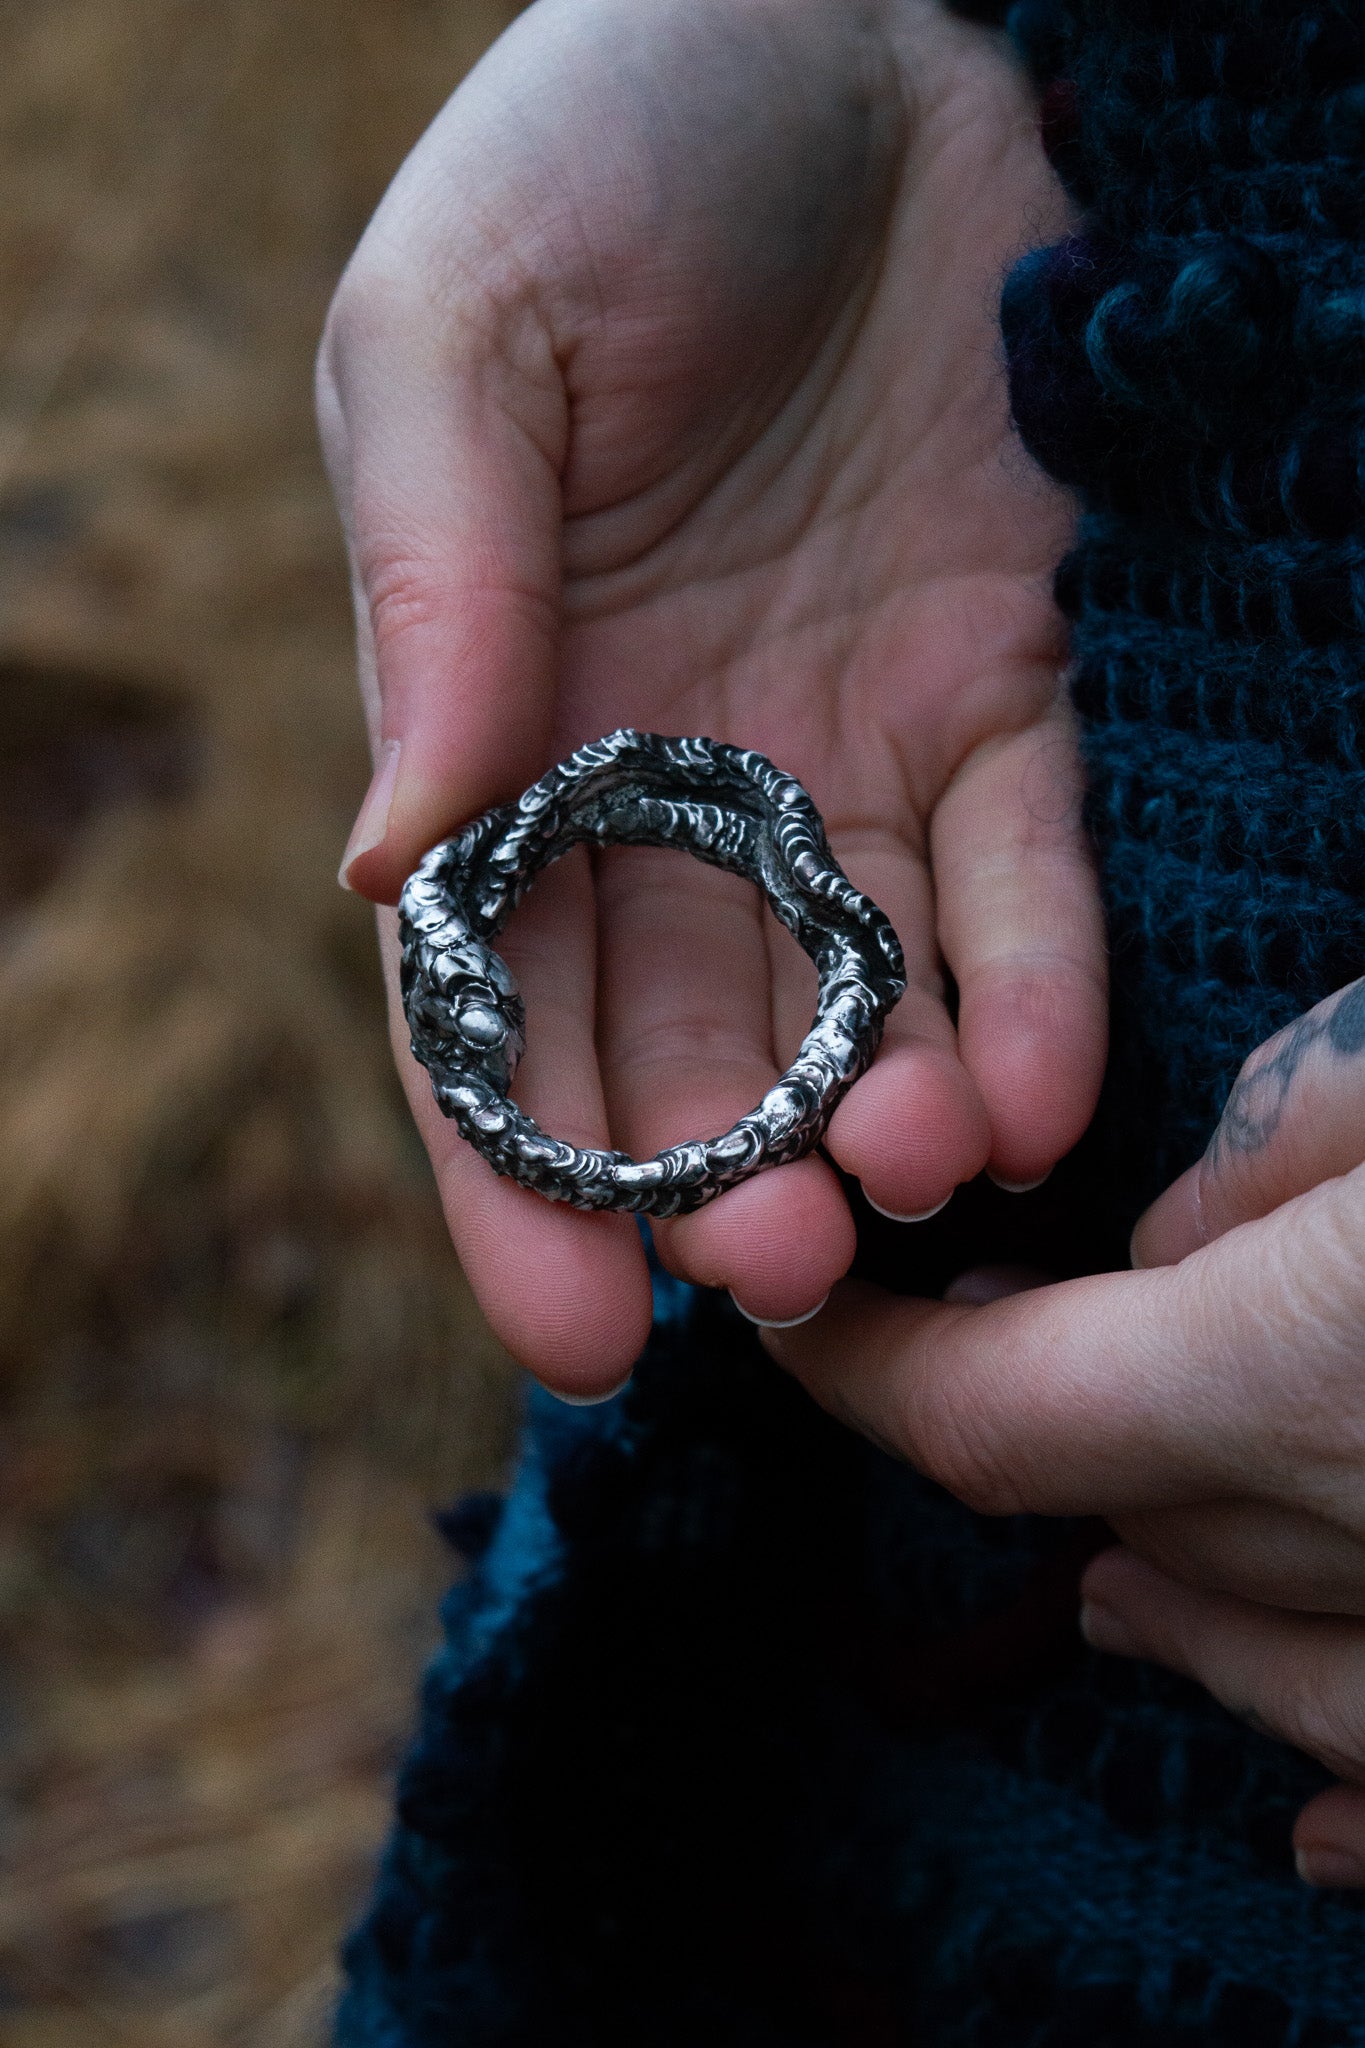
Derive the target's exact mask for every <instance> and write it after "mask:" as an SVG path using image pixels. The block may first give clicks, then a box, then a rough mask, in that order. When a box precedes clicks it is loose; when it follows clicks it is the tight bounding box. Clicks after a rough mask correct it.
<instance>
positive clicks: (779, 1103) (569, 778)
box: [398, 730, 905, 1216]
mask: <svg viewBox="0 0 1365 2048" xmlns="http://www.w3.org/2000/svg"><path fill="white" fill-rule="evenodd" d="M580 845H587V846H667V847H675V848H678V849H680V850H682V851H684V852H687V853H692V854H695V855H696V857H697V858H698V860H704V861H709V862H710V863H711V865H712V866H713V867H718V868H727V869H729V870H730V872H731V873H733V874H737V875H744V876H745V877H746V878H747V879H748V880H749V881H751V882H756V883H757V885H758V887H759V888H760V889H762V891H763V893H764V894H765V896H766V897H767V899H768V901H769V903H770V904H771V905H772V907H773V911H774V913H775V914H776V916H778V917H779V918H780V919H781V920H782V922H783V924H784V925H786V927H787V929H788V931H790V932H792V933H793V934H794V936H795V937H796V939H797V940H798V942H799V943H800V945H801V946H802V947H803V948H804V949H805V951H806V952H807V953H808V954H809V955H810V957H811V959H812V960H813V961H814V962H815V965H816V969H817V971H818V974H819V977H820V996H819V1001H818V1003H817V1005H816V1011H815V1017H814V1021H813V1022H812V1024H811V1028H810V1030H809V1031H808V1033H807V1034H806V1037H805V1039H804V1041H803V1043H802V1046H801V1050H800V1052H799V1053H798V1054H797V1056H796V1058H795V1060H794V1061H793V1062H792V1064H791V1066H790V1067H789V1068H788V1069H787V1072H786V1073H785V1074H784V1075H783V1076H782V1078H781V1080H780V1081H778V1082H776V1083H775V1084H774V1086H773V1087H771V1088H770V1089H769V1090H768V1093H767V1094H766V1095H765V1096H764V1098H763V1100H762V1101H761V1102H760V1103H759V1104H758V1106H757V1107H756V1108H755V1109H752V1110H750V1112H749V1114H748V1115H747V1116H743V1117H741V1118H740V1120H739V1122H738V1123H737V1124H735V1125H733V1126H732V1127H731V1129H730V1130H728V1131H725V1132H723V1133H722V1134H721V1136H719V1137H716V1138H693V1139H689V1140H688V1141H687V1142H686V1143H685V1144H682V1145H671V1146H670V1147H669V1148H668V1150H667V1151H666V1152H660V1153H659V1154H658V1156H657V1157H656V1158H654V1159H643V1160H636V1159H632V1158H631V1157H630V1156H629V1154H628V1153H625V1152H606V1151H597V1150H594V1149H592V1148H590V1147H580V1146H577V1145H567V1144H564V1143H563V1142H561V1140H559V1139H557V1138H552V1137H550V1136H549V1135H548V1133H546V1132H545V1131H543V1130H541V1128H540V1126H539V1125H538V1124H537V1123H535V1122H534V1120H533V1119H532V1118H531V1117H529V1116H527V1115H526V1113H525V1111H524V1110H522V1109H519V1108H518V1107H517V1105H516V1103H514V1102H512V1101H510V1100H509V1099H508V1091H509V1089H510V1088H511V1085H512V1077H513V1075H514V1074H515V1072H516V1068H517V1062H518V1060H519V1059H520V1058H521V1055H522V1053H523V1052H524V1051H525V1047H526V1038H525V1029H526V1012H525V1008H524V1006H523V1004H522V1000H521V995H520V993H519V991H518V989H517V985H516V982H515V981H514V980H513V978H512V975H511V974H510V973H509V971H508V969H507V967H506V966H505V964H504V963H503V961H502V960H500V959H499V957H498V955H497V954H496V953H495V952H494V951H493V948H492V944H491V941H492V940H493V939H495V938H496V937H497V935H498V933H499V932H500V931H501V930H502V928H503V926H504V925H505V924H506V922H507V920H508V918H509V917H510V916H511V914H512V912H513V911H514V910H515V909H516V906H517V904H518V903H519V902H520V901H521V899H522V897H523V896H524V895H525V894H526V891H527V890H528V889H529V888H530V886H531V884H532V882H534V880H535V878H536V876H537V875H538V874H539V873H540V872H541V870H542V869H543V868H545V867H548V866H549V864H550V862H551V861H554V860H557V859H558V858H559V856H560V855H561V854H563V853H567V852H568V850H569V848H570V847H571V846H580ZM398 914H399V927H400V933H401V937H402V948H403V957H402V990H403V1006H404V1009H405V1010H406V1012H407V1019H408V1026H409V1029H410V1030H411V1033H412V1050H413V1053H414V1055H415V1057H416V1058H417V1059H419V1060H420V1061H421V1062H422V1064H423V1066H425V1067H426V1068H427V1070H428V1072H429V1073H430V1075H431V1081H432V1088H433V1090H434V1092H435V1096H436V1100H437V1102H438V1103H439V1104H440V1107H441V1109H442V1110H443V1111H444V1113H445V1114H446V1115H447V1116H448V1117H451V1118H453V1120H454V1122H455V1123H456V1124H457V1126H458V1127H459V1130H460V1133H461V1135H462V1136H463V1137H465V1138H467V1139H468V1140H469V1142H470V1144H471V1145H473V1146H474V1147H475V1148H476V1149H477V1150H478V1151H479V1152H481V1153H482V1154H483V1156H484V1158H485V1159H486V1160H487V1161H488V1162H489V1164H490V1165H491V1166H492V1167H493V1168H494V1169H495V1170H496V1171H497V1172H498V1173H501V1174H506V1175H509V1176H510V1177H511V1178H512V1179H513V1180H519V1181H520V1182H521V1183H522V1184H523V1186H525V1187H529V1188H534V1189H535V1190H536V1192H537V1193H538V1194H542V1195H545V1196H546V1197H548V1199H549V1200H550V1201H552V1202H571V1203H572V1204H573V1206H574V1207H575V1208H578V1209H623V1210H630V1211H634V1212H636V1213H638V1214H642V1215H647V1216H677V1215H680V1214H682V1213H684V1212H685V1211H687V1210H689V1209H699V1208H700V1207H701V1206H702V1204H703V1203H704V1202H709V1201H712V1200H713V1199H714V1198H715V1196H717V1195H719V1194H722V1193H723V1192H724V1191H725V1189H726V1188H731V1187H734V1186H735V1185H736V1184H737V1183H738V1182H740V1181H743V1180H748V1179H750V1178H751V1177H752V1176H753V1175H754V1174H756V1173H761V1172H762V1171H763V1170H764V1168H765V1167H769V1166H780V1165H783V1164H785V1163H786V1162H787V1161H789V1160H793V1159H801V1158H804V1156H805V1155H806V1153H807V1152H809V1151H811V1150H812V1149H813V1147H814V1146H816V1145H818V1144H819V1142H820V1140H821V1138H822V1137H823V1136H824V1134H825V1130H826V1128H827V1127H828V1124H829V1120H830V1118H831V1116H832V1115H833V1114H834V1110H835V1107H836V1105H837V1104H838V1102H839V1100H840V1098H841V1097H842V1096H843V1095H844V1093H845V1092H846V1090H847V1089H848V1088H850V1087H851V1086H852V1084H853V1082H854V1081H856V1080H857V1078H858V1076H859V1075H860V1074H861V1073H862V1072H863V1071H864V1070H865V1069H866V1068H867V1067H868V1066H869V1065H870V1063H871V1061H872V1057H873V1054H874V1053H875V1052H876V1050H877V1047H878V1045H879V1044H880V1043H881V1036H882V1029H883V1026H884V1025H885V1022H886V1017H887V1013H888V1012H889V1011H890V1010H891V1009H892V1008H893V1006H894V1005H895V1004H896V1003H897V1002H899V1000H900V998H901V996H902V995H903V994H904V993H905V962H904V959H903V957H902V954H901V948H900V941H899V940H898V939H897V937H896V934H895V932H894V931H893V930H892V928H891V925H890V923H889V922H888V920H887V919H886V917H885V916H883V914H882V912H881V911H880V910H878V908H877V906H876V904H875V903H872V902H871V901H869V899H868V898H867V897H866V896H863V895H861V894H860V893H859V891H858V890H857V889H855V888H854V887H853V884H852V883H851V882H850V881H849V879H848V877H847V875H845V873H844V871H843V869H842V868H841V867H840V866H839V864H838V862H837V861H836V860H835V858H834V856H833V854H832V853H831V852H830V850H829V842H828V840H827V839H826V837H825V828H824V825H823V823H822V821H821V818H820V814H819V812H818V811H817V810H816V808H815V805H814V804H813V803H812V802H811V800H810V798H809V796H807V794H806V792H805V790H804V789H803V788H802V787H801V784H800V783H799V782H797V781H796V780H795V779H794V778H793V777H792V776H790V775H784V774H783V773H782V772H781V770H780V769H777V768H774V766H773V764H772V762H771V761H769V760H766V759H765V758H764V756H763V755H762V754H756V753H753V752H752V751H749V750H747V749H746V750H741V749H740V748H738V747H729V746H725V745H723V744H722V743H721V742H720V741H719V740H708V739H665V738H662V737H661V736H660V735H659V734H658V733H648V732H632V731H629V730H622V731H621V732H614V733H612V734H610V735H609V736H608V738H606V739H603V740H597V741H596V742H594V744H593V745H591V746H586V747H580V748H579V749H578V752H577V753H576V754H572V755H571V756H570V757H569V759H568V760H567V761H563V762H561V763H560V765H559V767H557V768H552V769H551V770H550V772H549V774H548V775H544V776H542V777H541V779H540V781H539V782H537V783H535V784H533V785H532V787H531V788H530V789H528V790H527V792H526V794H525V796H524V797H522V799H521V801H520V802H519V803H517V804H505V805H503V806H501V807H500V808H498V809H497V810H492V811H487V812H485V813H484V815H483V817H481V818H478V819H476V820H475V822H474V823H473V824H472V825H466V826H465V828H464V830H463V831H462V832H457V833H456V834H455V835H454V837H453V838H451V839H446V840H443V841H442V843H441V844H440V845H439V846H436V847H433V849H432V851H431V852H430V853H429V854H428V855H427V856H426V859H425V860H424V861H423V862H422V864H421V866H420V867H419V868H418V869H417V870H416V872H415V873H414V874H413V875H412V876H411V877H410V879H409V881H408V883H407V886H406V887H405V889H404V890H403V894H402V898H401V900H400V902H399V906H398Z"/></svg>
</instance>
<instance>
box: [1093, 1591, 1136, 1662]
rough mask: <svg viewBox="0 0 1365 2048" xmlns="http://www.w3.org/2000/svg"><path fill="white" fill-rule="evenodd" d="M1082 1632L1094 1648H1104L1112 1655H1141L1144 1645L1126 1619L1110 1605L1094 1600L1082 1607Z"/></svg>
mask: <svg viewBox="0 0 1365 2048" xmlns="http://www.w3.org/2000/svg"><path fill="white" fill-rule="evenodd" d="M1081 1634H1082V1635H1083V1636H1084V1637H1085V1640H1086V1641H1087V1642H1088V1643H1089V1645H1090V1647H1091V1649H1092V1650H1103V1651H1104V1652H1105V1653H1106V1655H1108V1656H1110V1657H1140V1656H1141V1655H1142V1645H1141V1644H1140V1643H1139V1641H1138V1639H1137V1637H1136V1636H1135V1635H1134V1634H1133V1632H1132V1630H1131V1629H1130V1628H1129V1626H1128V1624H1127V1622H1126V1621H1121V1620H1120V1619H1119V1617H1118V1615H1117V1614H1115V1613H1114V1612H1113V1611H1112V1609H1110V1608H1108V1607H1098V1606H1096V1604H1095V1602H1094V1601H1093V1600H1087V1601H1085V1602H1084V1603H1083V1605H1082V1607H1081Z"/></svg>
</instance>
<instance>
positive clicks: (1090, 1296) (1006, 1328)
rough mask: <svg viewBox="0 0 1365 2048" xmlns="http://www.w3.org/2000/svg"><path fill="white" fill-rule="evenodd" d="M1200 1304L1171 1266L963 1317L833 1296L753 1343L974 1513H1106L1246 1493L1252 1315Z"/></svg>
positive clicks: (842, 1292) (876, 1299) (856, 1291)
mask: <svg viewBox="0 0 1365 2048" xmlns="http://www.w3.org/2000/svg"><path fill="white" fill-rule="evenodd" d="M1210 1293H1211V1297H1212V1299H1211V1301H1210V1300H1208V1299H1206V1298H1205V1297H1204V1296H1203V1294H1202V1293H1201V1291H1200V1290H1199V1289H1197V1288H1196V1287H1194V1286H1192V1285H1191V1284H1190V1281H1189V1269H1188V1268H1183V1267H1177V1268H1168V1269H1163V1270H1159V1271H1156V1272H1150V1273H1112V1274H1103V1275H1099V1276H1097V1277H1094V1278H1088V1279H1081V1280H1070V1281H1066V1282H1064V1283H1062V1284H1061V1285H1058V1286H1053V1287H1041V1288H1037V1289H1035V1290H1033V1291H1031V1292H1029V1293H1024V1294H1017V1295H1013V1296H1011V1297H1010V1298H1008V1299H1007V1300H1002V1301H995V1302H992V1303H990V1304H988V1305H987V1306H984V1307H975V1308H974V1307H964V1306H961V1305H959V1304H948V1303H937V1302H927V1301H909V1300H904V1299H901V1298H899V1297H897V1296H894V1295H889V1294H884V1293H883V1292H881V1290H879V1289H877V1288H873V1287H868V1286H866V1285H864V1284H862V1283H848V1284H846V1285H845V1286H843V1287H841V1288H839V1289H837V1290H836V1292H835V1293H834V1294H833V1295H832V1296H831V1298H830V1301H829V1302H828V1304H827V1305H826V1307H825V1308H824V1309H823V1310H822V1312H821V1313H820V1315H818V1316H817V1317H816V1318H815V1320H814V1321H813V1322H811V1323H807V1324H804V1325H803V1326H801V1327H800V1328H797V1329H793V1330H775V1331H765V1332H764V1333H763V1343H764V1344H765V1346H766V1348H767V1349H768V1351H769V1352H770V1353H771V1355H772V1356H773V1358H775V1359H776V1360H777V1362H778V1364H780V1365H783V1366H785V1367H786V1368H787V1369H788V1370H790V1371H791V1372H793V1373H795V1375H796V1377H797V1378H798V1379H800V1380H801V1382H802V1383H803V1385H804V1386H805V1387H806V1388H807V1390H808V1391H809V1392H810V1393H811V1394H813V1395H814V1397H815V1399H816V1400H817V1401H819V1402H820V1403H821V1405H822V1406H824V1407H826V1408H828V1409H829V1410H830V1411H831V1413H833V1414H834V1415H836V1416H838V1417H839V1418H840V1419H841V1420H843V1421H845V1422H847V1423H849V1424H850V1425H851V1426H852V1427H854V1428H855V1429H858V1430H860V1431H861V1432H862V1433H863V1434H864V1435H865V1436H868V1437H870V1438H871V1439H872V1440H873V1442H874V1443H877V1444H879V1445H880V1446H881V1448H882V1449H884V1450H886V1451H888V1452H890V1454H891V1455H892V1456H894V1457H899V1458H905V1459H907V1460H908V1461H909V1462H910V1463H912V1464H914V1465H915V1466H917V1467H918V1468H919V1469H920V1470H921V1471H923V1472H925V1473H927V1475H928V1476H929V1477H930V1478H932V1479H935V1480H937V1481H938V1482H939V1484H940V1485H942V1486H945V1487H946V1488H947V1489H948V1490H949V1492H951V1493H954V1494H956V1495H957V1497H958V1498H959V1499H960V1500H963V1501H965V1502H966V1503H967V1504H968V1505H969V1506H970V1507H974V1508H976V1509H977V1510H978V1511H979V1512H981V1513H983V1514H994V1515H1008V1514H1020V1513H1030V1514H1045V1515H1091V1514H1103V1515H1114V1514H1118V1513H1123V1512H1131V1511H1133V1510H1134V1509H1137V1508H1152V1507H1172V1506H1176V1505H1178V1504H1180V1503H1183V1502H1188V1501H1191V1500H1196V1499H1198V1500H1208V1499H1210V1498H1216V1497H1220V1496H1225V1497H1229V1498H1231V1497H1235V1496H1236V1494H1237V1493H1238V1492H1239V1491H1241V1492H1242V1493H1243V1494H1245V1493H1246V1491H1247V1488H1248V1480H1247V1476H1246V1471H1245V1467H1246V1466H1247V1465H1248V1464H1249V1463H1250V1462H1251V1459H1252V1455H1253V1452H1254V1438H1255V1431H1256V1424H1257V1420H1258V1418H1259V1419H1260V1421H1261V1425H1262V1427H1264V1417H1263V1415H1262V1413H1261V1409H1262V1406H1263V1404H1261V1403H1258V1400H1257V1397H1256V1383H1257V1380H1258V1378H1259V1377H1260V1375H1259V1374H1258V1366H1259V1364H1260V1361H1259V1359H1258V1358H1257V1356H1256V1352H1255V1345H1254V1341H1253V1342H1252V1343H1251V1344H1250V1345H1248V1343H1247V1341H1246V1337H1247V1330H1248V1327H1249V1328H1250V1329H1251V1330H1252V1331H1254V1329H1255V1323H1256V1318H1257V1313H1258V1307H1259V1305H1258V1304H1257V1303H1256V1302H1255V1301H1250V1302H1249V1303H1248V1307H1249V1315H1248V1316H1247V1318H1246V1319H1245V1321H1244V1319H1243V1317H1242V1316H1241V1315H1240V1314H1238V1313H1237V1312H1236V1309H1234V1308H1231V1307H1230V1306H1229V1301H1228V1299H1227V1297H1229V1295H1230V1290H1228V1289H1225V1288H1222V1287H1218V1286H1215V1287H1214V1288H1213V1289H1212V1290H1210ZM1245 1299H1246V1297H1245V1295H1244V1296H1243V1300H1245ZM1220 1303H1221V1306H1220Z"/></svg>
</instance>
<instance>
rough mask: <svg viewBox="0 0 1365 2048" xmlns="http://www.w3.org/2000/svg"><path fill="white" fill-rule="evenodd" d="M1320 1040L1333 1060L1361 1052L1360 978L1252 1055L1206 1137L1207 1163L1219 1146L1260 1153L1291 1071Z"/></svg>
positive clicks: (1364, 1043)
mask: <svg viewBox="0 0 1365 2048" xmlns="http://www.w3.org/2000/svg"><path fill="white" fill-rule="evenodd" d="M1323 1044H1325V1045H1326V1048H1327V1050H1328V1052H1330V1053H1331V1054H1332V1055H1333V1056H1334V1057H1335V1058H1338V1059H1352V1058H1354V1057H1355V1055H1356V1054H1357V1053H1361V1052H1365V980H1362V981H1353V982H1352V983H1351V985H1350V987H1349V988H1344V989H1343V990H1342V991H1341V993H1340V995H1339V996H1338V997H1337V998H1336V1000H1335V1001H1334V1002H1332V1003H1331V1004H1330V1005H1327V1004H1324V1005H1321V1006H1319V1008H1318V1009H1316V1010H1310V1011H1309V1013H1308V1015H1307V1016H1306V1017H1300V1018H1299V1020H1298V1022H1297V1023H1296V1024H1291V1025H1290V1026H1289V1027H1288V1029H1287V1030H1285V1031H1282V1032H1281V1033H1280V1034H1279V1036H1278V1037H1277V1038H1272V1039H1271V1040H1270V1042H1269V1044H1268V1045H1266V1046H1264V1047H1263V1048H1262V1050H1261V1051H1260V1052H1258V1053H1254V1054H1253V1055H1252V1059H1251V1061H1250V1063H1249V1064H1248V1065H1247V1066H1246V1067H1245V1068H1243V1070H1242V1072H1241V1073H1240V1074H1239V1075H1238V1076H1237V1079H1236V1081H1235V1082H1234V1083H1233V1087H1232V1093H1231V1094H1230V1095H1229V1096H1228V1099H1227V1103H1226V1106H1225V1107H1224V1110H1223V1114H1222V1117H1221V1118H1220V1120H1219V1124H1218V1128H1217V1130H1216V1131H1215V1132H1214V1134H1213V1137H1212V1139H1211V1140H1210V1142H1209V1149H1208V1154H1207V1157H1208V1159H1209V1162H1210V1163H1211V1164H1212V1163H1213V1162H1215V1161H1216V1160H1217V1159H1218V1157H1219V1154H1220V1153H1221V1152H1222V1151H1223V1150H1224V1149H1226V1150H1227V1151H1229V1152H1259V1151H1260V1149H1261V1147H1262V1146H1263V1145H1268V1144H1269V1143H1270V1140H1271V1139H1272V1138H1273V1137H1274V1135H1275V1132H1276V1130H1277V1128H1278V1127H1279V1122H1280V1118H1281V1117H1282V1116H1283V1114H1284V1106H1285V1103H1286V1102H1287V1101H1288V1100H1289V1091H1290V1089H1291V1088H1292V1087H1293V1085H1294V1077H1295V1075H1296V1074H1297V1073H1298V1071H1299V1068H1300V1067H1301V1066H1302V1065H1303V1062H1304V1060H1305V1059H1306V1058H1307V1057H1308V1055H1309V1053H1310V1052H1312V1050H1313V1048H1314V1046H1317V1045H1323Z"/></svg>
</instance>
